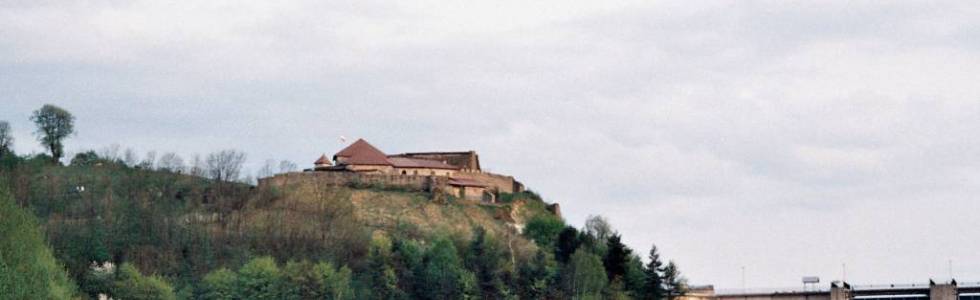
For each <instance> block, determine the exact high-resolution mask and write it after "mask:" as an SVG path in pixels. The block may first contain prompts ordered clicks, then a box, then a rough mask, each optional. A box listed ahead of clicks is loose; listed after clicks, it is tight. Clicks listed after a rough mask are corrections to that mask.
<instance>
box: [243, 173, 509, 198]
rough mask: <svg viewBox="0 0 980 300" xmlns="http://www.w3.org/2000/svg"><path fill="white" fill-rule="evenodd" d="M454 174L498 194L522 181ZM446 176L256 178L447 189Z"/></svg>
mask: <svg viewBox="0 0 980 300" xmlns="http://www.w3.org/2000/svg"><path fill="white" fill-rule="evenodd" d="M453 177H458V178H464V179H470V180H475V181H479V182H481V183H484V184H486V185H488V187H487V189H488V190H489V191H492V192H493V193H494V194H496V195H497V196H499V194H500V193H519V192H523V191H524V185H523V184H521V183H520V182H518V181H517V180H514V177H512V176H505V175H499V174H493V173H487V172H480V171H465V172H457V173H455V175H453ZM448 182H449V177H445V176H428V175H412V174H407V175H402V174H391V175H387V174H363V173H355V172H319V171H313V172H290V173H283V174H278V175H275V176H272V177H266V178H261V179H259V185H260V186H268V185H271V186H286V185H289V184H295V183H303V184H328V185H375V186H386V187H398V188H402V189H406V190H411V191H421V192H429V191H432V190H433V189H434V188H442V189H443V190H449V189H447V186H448Z"/></svg>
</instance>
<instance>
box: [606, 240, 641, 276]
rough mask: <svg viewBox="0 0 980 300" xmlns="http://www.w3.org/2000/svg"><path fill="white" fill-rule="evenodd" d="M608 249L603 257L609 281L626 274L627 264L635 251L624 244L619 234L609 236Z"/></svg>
mask: <svg viewBox="0 0 980 300" xmlns="http://www.w3.org/2000/svg"><path fill="white" fill-rule="evenodd" d="M606 249H607V250H606V256H605V257H604V258H603V260H602V264H603V266H604V267H605V268H606V274H607V275H608V278H609V281H613V280H614V279H616V278H617V277H619V278H620V279H622V278H623V277H624V276H626V264H627V263H629V260H630V255H632V252H633V251H632V250H630V248H629V247H626V245H624V244H623V242H622V241H621V240H620V235H619V234H613V235H611V236H609V239H608V240H607V242H606Z"/></svg>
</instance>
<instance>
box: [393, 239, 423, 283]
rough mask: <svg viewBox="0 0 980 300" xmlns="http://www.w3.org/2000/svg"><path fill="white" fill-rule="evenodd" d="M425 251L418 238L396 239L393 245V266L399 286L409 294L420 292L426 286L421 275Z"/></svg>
mask: <svg viewBox="0 0 980 300" xmlns="http://www.w3.org/2000/svg"><path fill="white" fill-rule="evenodd" d="M423 256H424V253H423V250H422V247H421V246H420V245H419V242H418V241H416V240H404V239H396V240H395V241H394V243H393V245H392V259H391V261H392V268H393V269H394V270H395V274H396V275H397V276H398V287H399V289H400V290H402V291H404V292H405V293H406V294H408V295H418V294H420V293H421V292H420V291H422V290H423V289H424V287H423V286H422V282H421V275H422V271H423V268H424V267H425V265H424V261H423V260H424V257H423Z"/></svg>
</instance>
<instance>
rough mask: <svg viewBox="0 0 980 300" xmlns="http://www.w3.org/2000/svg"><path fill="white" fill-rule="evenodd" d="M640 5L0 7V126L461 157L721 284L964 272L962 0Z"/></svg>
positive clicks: (973, 14)
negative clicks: (60, 113) (68, 115)
mask: <svg viewBox="0 0 980 300" xmlns="http://www.w3.org/2000/svg"><path fill="white" fill-rule="evenodd" d="M249 2H255V3H249ZM651 2H652V1H637V2H615V3H614V2H610V1H594V2H593V3H592V4H575V3H571V2H569V1H488V2H482V3H476V2H471V1H447V2H439V1H421V2H411V3H410V1H391V3H384V2H373V1H350V2H329V1H187V3H172V2H170V1H159V2H147V1H97V0H93V1H37V0H29V1H17V0H14V1H10V0H6V1H0V103H2V104H0V120H8V121H10V122H11V124H12V126H13V127H14V130H15V133H16V134H15V136H16V139H17V140H16V150H17V151H18V152H20V153H27V152H32V151H41V148H40V147H39V146H38V145H37V143H36V142H35V141H34V139H33V137H32V136H31V131H32V125H31V123H30V122H29V121H28V116H29V115H30V113H31V111H32V110H34V109H37V108H38V107H40V106H41V105H42V104H44V103H52V104H56V105H59V106H62V107H64V108H66V109H68V110H69V111H71V112H73V113H74V114H75V115H76V117H77V125H76V128H77V132H78V134H77V135H76V136H74V137H72V138H71V139H70V140H69V141H68V142H67V145H68V146H67V148H68V150H69V151H70V152H76V151H80V150H84V149H99V148H102V147H105V146H107V145H111V144H119V145H121V146H123V147H124V148H125V147H132V148H135V149H136V150H138V151H139V152H140V153H145V152H146V151H149V150H156V151H158V152H168V151H174V152H178V153H181V154H183V155H184V156H185V157H188V156H191V155H192V154H193V153H207V152H210V151H215V150H220V149H224V148H234V149H241V150H244V151H246V152H247V153H248V154H249V168H250V169H251V170H252V171H254V170H256V169H258V167H259V165H260V164H261V163H262V162H263V161H264V160H266V159H288V160H293V161H296V162H297V163H299V165H300V166H302V167H310V166H311V164H312V162H313V161H314V160H315V159H316V158H317V157H319V155H320V154H321V153H327V154H331V153H334V152H335V151H337V150H339V149H340V148H341V147H342V146H343V145H342V144H341V143H340V142H339V140H338V137H339V136H341V135H344V136H347V137H352V138H357V137H362V138H365V139H367V140H368V141H370V142H371V143H373V144H374V145H376V146H378V147H379V148H381V149H382V150H384V151H386V152H389V153H396V152H405V151H427V150H470V149H472V150H476V151H478V152H479V154H480V158H481V160H482V164H483V166H484V167H485V168H487V169H490V170H492V171H495V172H500V173H506V174H513V175H515V176H516V177H518V179H519V180H521V181H523V182H524V183H525V184H526V185H527V186H528V187H530V188H531V189H533V190H535V191H538V192H540V193H541V194H543V195H544V196H545V198H546V199H547V200H549V201H555V202H559V203H561V205H562V210H563V213H564V214H565V218H566V219H567V220H568V221H569V222H570V223H572V224H575V225H577V226H581V224H582V223H583V222H584V220H585V218H586V217H587V216H588V215H590V214H601V215H604V216H607V217H608V218H609V219H610V220H611V221H612V223H613V225H614V226H615V227H616V229H618V230H619V231H620V232H622V233H623V234H624V235H625V240H626V242H627V243H628V244H629V245H631V246H632V247H633V248H634V249H635V250H636V251H639V252H642V254H643V255H644V256H645V255H646V252H647V251H648V250H649V248H650V245H651V244H652V243H656V244H657V246H658V247H659V248H660V249H661V250H662V252H663V254H664V255H665V256H666V257H668V258H671V259H674V260H676V261H677V262H678V264H679V265H680V266H681V269H682V271H683V272H684V273H685V274H686V275H687V276H688V277H690V279H691V281H692V282H693V283H698V284H715V285H716V287H720V288H740V287H741V285H742V280H741V274H742V273H741V267H742V266H744V267H745V269H746V284H747V285H748V286H749V287H774V286H800V285H801V284H800V283H799V282H800V277H801V276H804V275H817V276H821V278H822V279H823V280H824V283H826V282H829V281H830V280H833V279H840V277H841V276H842V264H846V266H847V267H846V274H847V275H846V276H847V280H848V281H850V282H855V283H911V282H925V281H927V280H928V279H929V278H936V279H944V278H948V276H949V268H948V261H949V260H952V263H953V270H952V271H953V274H954V276H955V277H957V278H958V279H959V280H960V281H980V255H977V253H978V250H980V238H978V237H980V201H978V200H977V197H978V195H980V193H978V192H980V140H978V134H980V118H978V116H980V84H978V82H977V80H978V78H980V17H978V16H980V4H977V3H975V2H972V1H962V2H959V3H958V4H957V3H953V2H950V3H941V2H940V1H923V2H919V3H915V2H912V1H894V2H884V1H877V2H861V1H846V2H844V1H840V2H838V3H837V4H833V3H830V2H828V1H819V2H818V3H819V4H815V5H807V4H803V3H802V2H800V3H789V1H775V2H753V1H738V2H736V1H719V2H702V3H699V4H696V5H692V2H691V1H679V2H663V3H651Z"/></svg>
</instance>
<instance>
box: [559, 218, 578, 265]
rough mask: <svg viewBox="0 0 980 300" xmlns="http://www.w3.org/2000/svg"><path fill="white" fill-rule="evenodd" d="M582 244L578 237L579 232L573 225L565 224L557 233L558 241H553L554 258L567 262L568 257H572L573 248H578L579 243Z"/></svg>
mask: <svg viewBox="0 0 980 300" xmlns="http://www.w3.org/2000/svg"><path fill="white" fill-rule="evenodd" d="M581 244H582V239H581V238H580V237H579V232H578V230H577V229H575V227H572V226H566V227H565V229H562V231H561V232H560V233H558V241H556V242H555V260H557V261H558V262H560V263H563V264H565V263H568V259H569V258H570V257H572V254H573V253H575V250H578V247H579V245H581Z"/></svg>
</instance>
